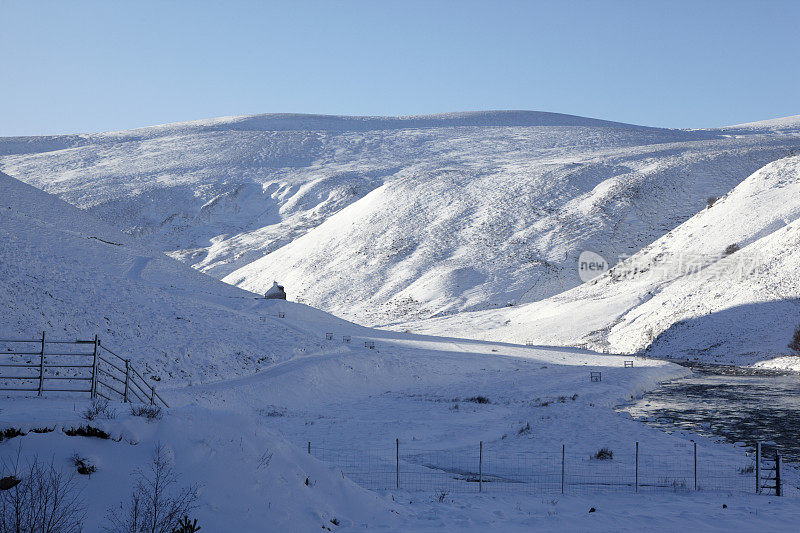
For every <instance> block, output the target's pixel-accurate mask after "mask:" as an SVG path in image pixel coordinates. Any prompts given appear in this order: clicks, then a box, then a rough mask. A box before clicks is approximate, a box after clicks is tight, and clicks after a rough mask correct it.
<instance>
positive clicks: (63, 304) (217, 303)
mask: <svg viewBox="0 0 800 533" xmlns="http://www.w3.org/2000/svg"><path fill="white" fill-rule="evenodd" d="M0 191H2V194H0V309H3V310H4V315H3V317H2V318H0V338H3V339H8V338H13V339H18V338H32V337H35V336H36V335H38V334H41V332H42V331H46V332H47V335H48V337H49V338H51V339H59V340H71V339H75V338H80V339H87V338H92V337H93V336H94V335H95V334H98V335H99V336H100V339H101V342H103V344H104V345H107V346H108V347H109V348H111V349H112V350H114V351H115V352H118V353H120V354H121V355H123V356H126V357H130V358H131V359H132V360H133V362H134V363H135V364H137V365H139V368H140V369H141V370H143V371H144V372H145V375H146V376H148V377H149V378H151V379H153V380H155V381H163V382H170V381H176V380H177V382H178V383H180V384H186V382H187V381H195V382H198V381H209V380H214V379H218V378H221V377H226V378H227V377H231V376H235V375H249V374H252V373H253V372H256V371H257V370H259V369H260V368H263V367H266V366H269V365H270V364H272V363H273V362H275V361H280V360H285V359H288V358H290V357H292V356H293V355H295V354H297V353H304V352H306V351H308V352H313V351H315V350H318V349H319V342H316V341H313V340H311V339H310V338H309V336H308V335H307V334H306V333H305V332H303V331H299V330H297V329H296V328H293V327H292V326H291V323H290V321H288V320H285V319H280V318H278V317H277V313H276V312H275V309H274V305H275V304H274V303H270V302H267V301H265V300H263V299H261V300H256V299H255V298H254V297H255V296H256V295H254V294H252V293H248V292H246V291H243V290H241V289H238V288H236V287H232V286H230V285H227V284H225V283H222V282H220V281H218V280H215V279H213V278H211V277H209V276H207V275H205V274H202V273H200V272H197V271H196V270H193V269H191V268H189V267H187V266H186V265H184V264H182V263H180V262H178V261H176V260H174V259H171V258H169V257H166V256H165V255H163V254H162V253H160V252H158V251H155V250H152V249H150V248H146V247H144V246H142V245H140V244H138V243H137V242H136V241H135V239H132V238H131V237H130V236H128V235H125V234H123V233H121V232H120V231H118V230H115V229H112V228H110V227H109V226H108V225H106V224H105V223H102V222H99V221H97V220H95V219H94V218H92V217H91V216H90V215H88V214H87V213H86V212H85V211H81V210H79V209H76V208H75V207H73V206H71V205H68V204H67V203H65V202H64V201H62V200H60V199H58V198H55V197H53V196H50V195H48V194H46V193H44V192H42V191H40V190H38V189H35V188H33V187H31V186H29V185H26V184H24V183H21V182H19V181H17V180H14V179H12V178H10V177H8V176H6V175H5V174H2V173H0ZM282 305H294V306H296V307H298V308H305V307H306V306H302V305H300V304H282Z"/></svg>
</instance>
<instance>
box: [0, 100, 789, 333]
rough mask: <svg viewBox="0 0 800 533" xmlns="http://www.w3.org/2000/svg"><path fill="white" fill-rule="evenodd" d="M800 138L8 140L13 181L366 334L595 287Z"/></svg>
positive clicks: (231, 121) (258, 127)
mask: <svg viewBox="0 0 800 533" xmlns="http://www.w3.org/2000/svg"><path fill="white" fill-rule="evenodd" d="M796 123H797V120H795V118H789V119H784V120H782V121H781V120H779V121H767V122H765V123H758V124H756V125H741V126H735V127H730V128H722V129H715V130H665V129H658V128H648V127H642V126H632V125H627V124H620V123H614V122H607V121H600V120H595V119H588V118H582V117H575V116H570V115H559V114H553V113H539V112H521V111H507V112H478V113H454V114H445V115H431V116H422V117H395V118H392V117H335V116H317V115H256V116H246V117H228V118H220V119H212V120H203V121H197V122H189V123H181V124H172V125H165V126H155V127H150V128H141V129H137V130H129V131H123V132H113V133H101V134H90V135H72V136H62V137H46V138H6V139H2V140H0V154H5V155H0V169H2V170H3V171H4V172H6V173H8V174H9V175H11V176H13V177H15V178H17V179H20V180H22V181H24V182H26V183H29V184H32V185H34V186H36V187H38V188H41V189H43V190H45V191H47V192H50V193H53V194H56V195H58V196H59V197H61V198H63V199H65V200H66V201H68V202H70V203H72V204H74V205H76V206H78V207H81V208H83V209H86V210H88V212H89V213H91V214H92V215H94V216H96V217H97V218H99V219H101V220H103V221H104V222H106V223H108V224H109V225H111V226H114V227H116V228H119V229H121V230H122V231H124V232H126V233H128V234H131V235H134V236H136V237H138V238H140V239H142V240H143V241H144V242H145V243H147V244H148V245H149V246H151V247H152V248H155V249H157V250H161V251H165V252H167V253H168V254H169V255H171V256H172V257H174V258H177V259H180V260H182V261H184V262H186V263H187V264H190V265H192V266H194V267H195V268H197V269H199V270H201V271H202V272H205V273H208V274H210V275H212V276H214V277H217V278H219V279H224V280H225V281H226V282H228V283H232V284H235V285H237V286H240V287H243V288H245V289H248V290H252V291H256V292H262V291H265V290H266V289H267V288H269V287H270V286H271V285H272V282H273V281H274V280H278V281H281V282H282V283H283V284H285V285H286V287H287V291H288V292H289V297H290V298H291V299H294V300H297V301H301V302H304V303H308V304H310V305H312V306H314V307H318V308H321V309H324V310H326V311H329V312H332V313H334V314H336V315H338V316H343V317H345V318H348V319H350V320H354V321H357V322H359V323H362V324H366V325H375V324H391V323H398V322H405V321H409V320H414V319H424V318H429V317H437V316H446V315H450V314H453V313H458V312H463V311H472V310H484V309H491V308H498V307H504V306H507V305H509V304H517V305H519V304H525V303H530V302H535V301H538V300H542V299H545V298H548V297H550V296H553V295H556V294H559V293H561V292H563V291H565V290H569V289H571V288H573V287H576V286H577V285H579V284H580V279H579V278H578V276H577V273H576V271H575V268H574V263H575V261H576V259H577V257H578V255H579V254H580V252H581V251H583V250H587V249H588V250H593V251H596V252H599V253H600V254H602V255H603V256H605V257H607V258H610V259H611V260H612V262H616V258H618V257H620V256H625V255H629V254H632V253H635V252H636V251H638V250H640V249H641V248H642V247H644V246H646V245H648V244H650V243H652V242H653V241H655V240H656V239H658V238H659V237H661V236H662V235H664V234H665V233H667V232H668V231H670V230H672V229H673V228H675V227H676V226H678V225H680V224H681V223H682V222H684V221H686V220H688V219H689V218H690V217H691V216H692V215H694V214H695V213H697V212H698V211H699V210H700V209H702V208H703V207H704V206H705V203H706V199H707V198H708V197H710V196H722V195H724V194H725V193H727V192H728V191H729V190H731V189H732V188H733V187H735V186H736V185H738V184H739V183H740V182H741V181H742V180H743V179H744V178H746V177H747V176H748V175H750V174H751V173H752V172H754V171H755V170H757V169H758V168H760V167H762V166H764V165H765V164H767V163H769V162H771V161H774V160H776V159H779V158H782V157H786V156H788V155H791V154H793V153H796V151H797V150H798V149H800V137H798V134H797V127H796Z"/></svg>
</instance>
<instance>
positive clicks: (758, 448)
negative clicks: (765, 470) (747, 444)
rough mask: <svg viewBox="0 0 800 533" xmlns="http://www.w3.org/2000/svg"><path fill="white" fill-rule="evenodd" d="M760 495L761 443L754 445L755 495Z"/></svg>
mask: <svg viewBox="0 0 800 533" xmlns="http://www.w3.org/2000/svg"><path fill="white" fill-rule="evenodd" d="M760 493H761V443H760V442H757V443H756V494H760Z"/></svg>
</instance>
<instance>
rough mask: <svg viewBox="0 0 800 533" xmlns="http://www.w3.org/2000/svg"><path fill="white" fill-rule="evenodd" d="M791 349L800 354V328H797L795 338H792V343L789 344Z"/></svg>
mask: <svg viewBox="0 0 800 533" xmlns="http://www.w3.org/2000/svg"><path fill="white" fill-rule="evenodd" d="M789 348H791V349H792V350H794V351H795V352H800V326H797V329H796V330H795V331H794V336H793V337H792V342H790V343H789Z"/></svg>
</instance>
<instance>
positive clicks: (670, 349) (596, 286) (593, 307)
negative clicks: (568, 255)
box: [404, 157, 800, 370]
mask: <svg viewBox="0 0 800 533" xmlns="http://www.w3.org/2000/svg"><path fill="white" fill-rule="evenodd" d="M798 199H800V157H789V158H786V159H782V160H779V161H776V162H774V163H771V164H769V165H766V166H765V167H764V168H762V169H761V170H759V171H757V172H755V173H754V174H753V175H752V176H750V177H749V178H747V179H746V180H744V181H743V182H742V183H741V184H739V185H738V186H737V187H736V188H734V189H733V190H732V191H731V192H730V193H729V194H727V195H725V196H723V197H722V198H720V199H719V200H717V201H715V202H714V203H713V206H711V207H707V208H706V209H703V210H702V211H701V212H700V213H698V214H697V215H695V216H694V217H692V218H691V219H690V220H688V221H687V222H685V223H684V224H682V225H680V226H679V227H677V228H676V229H674V230H672V231H670V232H669V233H667V234H666V235H665V236H664V237H662V238H660V239H659V240H657V241H656V242H654V243H653V244H651V245H649V246H646V247H645V248H643V249H642V250H641V251H639V252H638V253H636V254H634V255H633V256H632V257H630V258H629V259H627V260H626V261H625V262H624V263H622V264H619V265H617V266H615V267H614V268H612V269H611V270H610V271H609V272H607V273H606V274H604V275H603V276H601V277H598V278H595V279H594V280H592V281H590V282H589V283H586V284H584V285H581V286H580V287H578V288H575V289H573V290H571V291H568V292H565V293H563V294H560V295H557V296H554V297H551V298H549V299H546V300H543V301H541V302H536V303H533V304H529V305H525V306H520V307H516V308H509V309H504V310H498V311H488V312H478V313H465V314H462V315H456V316H454V317H447V318H444V319H439V320H433V321H428V322H422V323H414V324H408V325H406V326H404V327H408V328H411V329H413V330H414V331H422V332H429V333H436V332H439V333H441V332H448V333H449V334H453V333H456V332H457V334H459V335H463V336H468V337H477V338H487V339H497V340H501V339H502V340H504V341H509V342H526V341H528V340H531V341H535V342H537V343H542V344H554V345H588V346H590V347H594V348H596V349H601V348H605V349H610V350H611V351H614V352H620V353H635V352H641V351H644V350H647V353H648V354H649V355H652V356H657V357H661V358H675V359H683V358H686V359H690V360H693V361H698V360H699V361H705V362H715V363H732V364H745V365H750V364H757V365H758V366H762V367H772V368H783V369H794V370H800V362H798V361H799V360H800V358H798V357H795V356H792V353H793V352H792V350H790V349H789V347H788V345H789V342H790V340H791V339H792V335H793V333H794V331H795V330H796V329H797V328H798V327H800V278H799V277H798V274H797V272H798V270H799V269H800V254H799V253H798V245H799V244H800V202H799V201H798ZM732 245H735V247H736V250H737V251H733V249H729V247H730V246H732ZM726 250H727V251H726ZM575 267H576V269H577V265H575Z"/></svg>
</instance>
